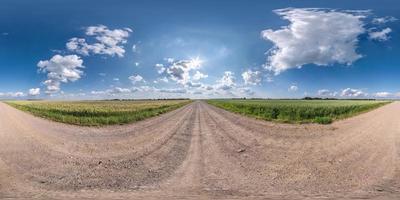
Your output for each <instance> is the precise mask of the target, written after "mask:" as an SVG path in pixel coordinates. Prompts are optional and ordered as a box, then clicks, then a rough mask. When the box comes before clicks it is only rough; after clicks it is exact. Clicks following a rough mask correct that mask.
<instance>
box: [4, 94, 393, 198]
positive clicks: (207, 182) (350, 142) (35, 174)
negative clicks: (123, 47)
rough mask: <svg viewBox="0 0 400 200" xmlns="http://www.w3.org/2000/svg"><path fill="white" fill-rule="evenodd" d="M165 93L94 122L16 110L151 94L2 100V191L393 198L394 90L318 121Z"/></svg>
mask: <svg viewBox="0 0 400 200" xmlns="http://www.w3.org/2000/svg"><path fill="white" fill-rule="evenodd" d="M173 102H174V103H173V104H171V105H176V106H179V108H177V109H173V110H171V111H170V112H166V113H164V114H160V115H159V116H155V117H152V118H149V119H147V120H141V121H137V122H134V123H127V124H124V125H113V126H101V127H98V126H76V125H72V126H71V125H64V124H62V123H57V122H54V121H52V120H46V119H43V118H41V117H34V116H32V115H31V112H26V111H21V110H24V108H26V106H28V105H29V106H31V107H32V106H33V105H34V106H39V105H41V106H45V107H46V108H48V107H50V106H49V105H48V104H50V105H51V106H52V107H53V108H54V109H56V110H62V105H69V106H70V107H73V108H74V109H71V108H70V110H82V108H80V109H77V108H78V107H79V106H83V107H84V108H87V107H91V106H93V108H97V110H101V109H106V108H107V109H110V112H112V111H114V110H123V109H122V107H124V106H127V105H126V104H128V105H130V106H133V105H135V106H134V107H137V106H138V105H140V107H141V108H145V105H147V104H149V102H145V103H144V104H143V105H142V104H140V102H113V101H107V102H103V101H100V102H97V101H89V102H81V101H80V102H19V103H18V104H17V105H21V104H22V105H23V104H25V105H24V106H25V107H19V108H20V109H21V110H19V109H15V107H12V106H10V104H11V103H10V102H9V103H8V104H5V103H3V102H0V113H1V115H0V199H33V198H35V199H360V198H361V199H400V195H399V194H400V192H399V188H400V181H399V180H400V165H399V163H400V154H399V148H400V146H399V144H400V143H399V141H400V123H399V119H400V112H399V110H400V102H392V103H389V104H386V102H382V103H383V104H386V105H384V106H381V107H379V108H377V109H372V108H371V109H372V110H370V111H368V112H366V111H367V110H368V109H367V110H361V111H360V112H361V113H360V112H358V113H359V115H355V116H353V117H349V118H347V119H344V120H339V121H336V122H335V123H331V124H326V125H320V124H315V123H309V124H288V123H276V122H271V121H265V120H256V119H253V118H251V117H246V116H242V115H240V114H235V113H232V112H229V111H226V110H224V109H221V108H219V107H216V106H212V105H210V104H207V103H206V102H205V101H191V102H186V101H183V102H182V101H173ZM210 102H211V101H210ZM246 102H247V101H246ZM279 102H283V101H279ZM318 102H319V101H312V102H311V103H315V104H317V103H318ZM151 103H152V102H150V104H151ZM153 103H154V104H157V105H158V107H159V106H160V105H159V104H160V101H155V102H153ZM168 103H170V102H168ZM305 103H309V102H303V104H305ZM320 103H321V104H323V105H325V104H324V102H320ZM327 103H328V104H329V103H331V102H327ZM334 103H335V102H334V101H332V104H334ZM336 103H337V102H336ZM340 103H341V104H342V106H343V104H345V103H347V101H340ZM357 103H358V104H359V105H364V104H368V105H369V103H371V105H374V106H373V107H375V106H379V105H380V104H374V103H376V102H372V101H371V102H358V101H357ZM108 104H110V105H114V106H115V107H117V108H112V107H110V106H109V105H108ZM120 104H121V105H120ZM131 104H132V105H131ZM182 104H183V105H185V106H182ZM348 104H349V105H353V106H354V105H355V104H356V102H354V101H349V102H348ZM15 105H16V104H14V105H13V106H15ZM75 105H76V106H75ZM89 105H90V106H89ZM168 105H169V104H168ZM325 106H326V105H325ZM158 107H157V106H156V107H155V109H157V108H158ZM169 108H171V107H169ZM328 108H329V107H328ZM171 109H172V108H171ZM128 110H129V112H131V110H132V109H128ZM132 113H133V114H132V115H135V114H134V113H135V112H132ZM349 115H353V114H349ZM46 118H48V117H46ZM77 118H78V119H79V117H77ZM93 118H96V117H93Z"/></svg>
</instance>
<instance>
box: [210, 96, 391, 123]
mask: <svg viewBox="0 0 400 200" xmlns="http://www.w3.org/2000/svg"><path fill="white" fill-rule="evenodd" d="M207 102H208V103H209V104H212V105H214V106H217V107H220V108H222V109H225V110H228V111H232V112H235V113H239V114H243V115H247V116H251V117H256V118H259V119H264V120H268V121H279V122H288V123H310V122H314V123H321V124H329V123H331V122H332V121H334V120H337V119H343V118H346V117H351V116H353V115H356V114H359V113H362V112H366V111H369V110H372V109H374V108H377V107H379V106H382V105H385V104H387V103H389V102H388V101H366V100H208V101H207Z"/></svg>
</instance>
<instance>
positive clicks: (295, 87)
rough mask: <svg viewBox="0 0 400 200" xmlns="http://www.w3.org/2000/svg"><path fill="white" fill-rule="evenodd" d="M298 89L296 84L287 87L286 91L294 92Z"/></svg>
mask: <svg viewBox="0 0 400 200" xmlns="http://www.w3.org/2000/svg"><path fill="white" fill-rule="evenodd" d="M298 89H299V87H297V86H296V85H291V86H290V87H289V88H288V91H289V92H296V91H297V90H298Z"/></svg>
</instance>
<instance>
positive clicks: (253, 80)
mask: <svg viewBox="0 0 400 200" xmlns="http://www.w3.org/2000/svg"><path fill="white" fill-rule="evenodd" d="M242 78H243V80H244V84H245V85H258V84H260V83H261V81H262V73H261V72H260V71H252V70H250V69H249V70H247V71H245V72H243V73H242Z"/></svg>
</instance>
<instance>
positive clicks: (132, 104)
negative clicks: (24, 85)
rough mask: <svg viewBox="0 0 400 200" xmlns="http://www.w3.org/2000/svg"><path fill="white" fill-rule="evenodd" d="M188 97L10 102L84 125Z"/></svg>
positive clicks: (145, 114) (175, 104)
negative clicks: (172, 98) (137, 99)
mask: <svg viewBox="0 0 400 200" xmlns="http://www.w3.org/2000/svg"><path fill="white" fill-rule="evenodd" d="M190 102H191V101H189V100H157V101H156V100H154V101H65V102H58V101H8V102H6V103H8V104H9V105H11V106H13V107H15V108H17V109H20V110H23V111H27V112H29V113H32V114H33V115H35V116H39V117H43V118H47V119H50V120H54V121H58V122H63V123H68V124H76V125H83V126H101V125H112V124H127V123H131V122H135V121H139V120H143V119H146V118H149V117H153V116H157V115H159V114H162V113H165V112H168V111H171V110H174V109H177V108H179V107H181V106H184V105H186V104H188V103H190Z"/></svg>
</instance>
